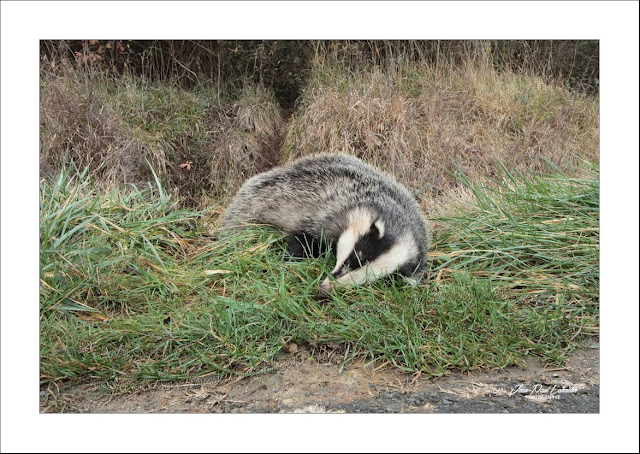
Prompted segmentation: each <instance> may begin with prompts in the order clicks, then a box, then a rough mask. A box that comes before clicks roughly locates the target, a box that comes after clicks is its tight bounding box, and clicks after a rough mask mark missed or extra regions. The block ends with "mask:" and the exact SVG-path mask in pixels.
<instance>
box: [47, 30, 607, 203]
mask: <svg viewBox="0 0 640 454" xmlns="http://www.w3.org/2000/svg"><path fill="white" fill-rule="evenodd" d="M117 43H120V41H118V42H116V44H117ZM563 43H564V42H563ZM89 44H90V45H89ZM89 44H88V45H86V46H84V48H85V51H86V52H88V53H89V54H88V55H92V52H93V55H95V53H96V52H97V50H96V49H94V47H95V48H97V49H100V47H99V46H106V44H104V43H102V42H101V41H91V42H89ZM218 44H220V43H218ZM312 44H313V43H312ZM454 44H456V43H449V44H447V45H446V46H445V45H443V49H440V43H439V42H438V43H432V42H412V43H408V44H403V43H390V44H389V43H388V44H385V43H384V42H379V43H378V42H320V43H316V44H315V47H314V53H313V55H312V56H311V57H309V54H310V52H309V46H310V45H311V44H305V43H301V44H300V46H303V45H304V46H303V47H304V50H305V52H304V53H303V54H304V55H305V58H308V64H307V66H308V70H305V71H306V72H304V74H305V76H304V77H303V76H299V75H298V76H296V78H297V79H296V80H300V81H302V80H305V85H304V88H303V89H302V90H301V93H300V94H299V96H298V98H297V102H296V108H295V109H294V110H293V111H283V109H282V108H281V105H280V103H279V98H276V94H275V91H274V89H272V88H270V87H267V86H265V85H264V84H262V83H255V82H254V81H252V80H251V79H249V78H248V79H247V81H246V82H245V84H244V87H243V88H242V89H240V90H237V89H234V90H235V91H230V90H231V88H229V87H227V88H225V86H224V84H221V83H220V82H221V81H220V80H218V81H214V80H213V78H209V79H207V80H209V83H200V84H199V85H197V86H194V87H191V88H189V89H185V88H184V87H182V86H181V85H180V84H179V83H177V82H176V81H173V82H172V80H173V79H171V80H162V79H159V80H152V79H151V78H150V77H148V76H150V75H149V74H147V73H148V71H147V72H146V73H144V74H145V75H142V76H141V75H127V74H126V73H125V74H121V75H117V74H116V75H114V73H115V71H110V70H106V69H105V67H104V65H102V63H103V60H102V59H100V60H96V59H95V58H94V59H90V58H83V59H82V60H78V58H80V57H83V56H84V54H83V53H82V52H76V53H75V54H72V55H75V58H76V61H72V60H69V59H68V58H66V57H64V55H63V54H62V53H59V54H56V55H48V56H43V60H42V64H41V88H40V89H41V96H40V109H41V114H40V117H41V120H40V124H41V128H40V132H41V134H40V143H41V153H40V165H41V173H42V174H43V176H44V175H52V174H55V173H56V172H57V170H58V169H59V168H60V167H63V166H64V165H66V164H67V163H69V162H73V163H74V164H75V165H76V166H77V167H78V168H84V167H87V166H89V167H90V168H91V169H92V175H93V176H94V178H95V179H96V180H97V181H98V182H101V183H103V184H105V185H107V186H108V185H111V184H114V183H133V184H136V185H140V184H142V185H146V184H147V182H153V174H152V172H151V170H150V169H151V168H153V170H154V171H155V172H156V173H157V175H159V177H160V179H161V180H162V182H163V183H164V184H165V185H166V186H167V187H169V188H171V189H172V191H173V192H175V193H177V195H178V196H179V197H180V198H182V200H183V203H184V204H186V205H189V206H200V207H202V206H211V205H212V204H216V203H225V201H226V200H227V198H228V197H229V196H231V195H232V194H233V193H234V192H235V191H236V190H237V188H238V187H239V186H240V185H241V184H242V182H243V181H245V180H246V179H247V178H249V177H250V176H252V175H254V174H256V173H258V172H260V171H263V170H266V169H268V168H270V167H273V166H274V165H277V164H278V163H282V162H284V161H287V160H291V159H293V158H295V157H298V156H302V155H307V154H310V153H314V152H346V153H350V154H354V155H356V156H359V157H361V158H363V159H365V160H367V161H369V162H371V163H372V164H374V165H377V166H379V167H381V168H383V169H385V170H387V171H389V172H391V173H393V174H394V175H395V176H396V177H397V178H398V179H399V180H400V181H402V182H403V183H404V184H406V185H407V186H409V187H410V188H411V189H412V190H413V192H414V194H415V195H416V197H418V198H419V199H420V200H421V201H422V202H423V206H424V207H425V208H428V209H429V210H430V211H433V210H437V209H438V207H437V205H438V200H439V199H440V198H441V196H443V195H447V196H451V197H454V198H460V197H465V189H464V188H460V187H458V185H457V182H456V178H455V176H454V175H453V173H455V171H456V168H457V167H459V168H460V169H461V170H462V171H464V172H465V174H466V175H467V177H468V178H470V179H472V180H478V179H479V180H482V179H484V178H493V177H495V176H496V162H497V160H500V161H501V162H503V163H504V164H505V165H506V166H507V167H508V168H510V169H512V170H514V171H515V172H520V171H523V170H524V171H527V172H529V171H532V172H534V173H536V174H540V173H543V172H545V171H546V170H547V169H548V165H547V163H546V161H549V162H551V163H553V164H554V165H555V166H557V167H558V168H559V169H560V170H561V171H567V172H571V171H572V169H574V168H575V167H576V165H577V164H578V163H579V162H580V161H581V160H591V161H593V160H597V159H598V130H599V124H598V122H599V118H598V98H597V96H594V95H587V94H584V93H581V92H577V91H575V90H573V89H571V88H569V86H568V85H567V84H566V83H563V81H562V80H556V81H554V80H553V79H552V78H550V77H549V75H548V74H546V73H545V71H546V72H550V71H547V70H545V69H544V68H542V67H540V68H537V69H536V68H535V65H534V64H524V63H522V62H520V63H518V64H516V63H517V62H516V61H515V60H514V61H513V62H512V63H513V64H507V63H508V62H506V60H505V58H507V56H508V55H511V54H513V52H515V50H514V49H516V47H517V46H516V45H515V44H513V45H509V46H506V45H505V44H504V43H502V44H501V43H497V44H496V43H493V42H468V43H466V42H462V43H458V44H459V45H458V44H456V45H455V46H454ZM534 44H535V43H534ZM220 45H222V44H220ZM252 45H253V46H254V47H255V43H253V44H252ZM296 45H297V44H296ZM563 45H565V47H566V43H564V44H563ZM92 46H93V47H92ZM211 46H213V45H211ZM211 46H209V47H207V46H204V47H203V46H200V47H199V48H202V49H204V48H206V49H208V51H207V52H208V54H207V55H209V54H211V52H213V49H214V48H216V47H215V46H213V47H211ZM274 46H275V47H274V49H275V48H277V45H275V44H274ZM291 46H293V44H289V47H291ZM456 46H457V47H456ZM527 46H528V47H527ZM59 47H61V46H59ZM125 47H126V46H125ZM152 47H153V46H152ZM169 47H170V48H171V49H173V51H172V52H174V51H175V46H174V47H171V46H169ZM263 47H264V46H263ZM271 47H273V46H271ZM271 47H270V46H266V47H264V49H262V47H260V46H258V47H256V49H262V51H264V52H266V49H267V48H269V49H271ZM520 47H522V49H524V50H527V49H528V50H527V52H528V53H527V52H525V54H526V55H530V56H531V57H532V58H533V56H535V55H537V54H540V55H543V54H544V55H547V54H548V55H552V54H549V52H550V51H551V50H550V49H551V48H549V49H547V48H546V47H545V46H542V45H540V46H538V47H539V48H538V47H536V46H535V45H533V44H526V45H525V46H524V47H523V46H520ZM112 48H115V47H113V46H112ZM122 48H123V49H124V47H122ZM239 48H240V49H242V46H240V47H239ZM292 48H295V46H293V47H292ZM119 49H120V48H119ZM128 49H129V48H128ZM153 49H155V50H156V51H158V52H159V50H160V47H158V46H157V45H155V47H153ZM252 49H253V47H252ZM496 49H497V50H496ZM545 49H546V50H545ZM192 50H193V49H192ZM445 51H446V52H449V54H447V53H446V52H445ZM498 51H499V52H500V53H497V52H498ZM543 51H544V52H543ZM86 52H85V53H86ZM127 52H129V51H127ZM127 52H124V51H123V52H121V54H122V55H123V56H127V58H131V55H133V54H131V55H129V54H127ZM256 52H257V51H256ZM269 52H271V51H269ZM545 52H546V53H545ZM121 54H119V53H116V54H114V55H115V57H114V58H116V57H118V56H119V55H121ZM196 54H197V53H196V52H195V50H193V52H191V53H189V55H190V57H189V58H190V60H189V61H190V62H192V63H193V62H195V61H197V58H196V57H197V55H196ZM245 54H246V55H245ZM245 54H242V55H243V57H242V58H244V59H245V60H247V61H248V57H249V56H250V55H251V54H250V53H248V51H247V49H245ZM78 55H79V56H80V57H78ZM102 55H103V56H106V55H107V54H104V53H103V54H102ZM141 55H143V56H144V55H146V54H144V53H142V54H141ZM154 55H155V54H154ZM171 55H173V56H174V58H178V57H177V54H175V52H174V53H172V54H171ZM225 55H226V57H225V58H226V59H227V60H225V61H228V62H229V61H231V60H230V58H231V57H230V56H229V54H225ZM239 55H240V54H239ZM265 55H267V54H265ZM301 55H302V54H301ZM513 55H516V54H513ZM518 55H520V54H518ZM523 55H524V54H523ZM209 56H210V57H211V58H212V60H211V61H212V62H213V61H214V60H215V59H213V54H211V55H209ZM521 56H522V55H521ZM498 57H500V58H499V59H498V60H499V62H500V64H496V61H498V60H497V58H498ZM118 58H119V57H118ZM123 58H124V57H123ZM238 58H240V57H238ZM257 58H258V54H256V59H257ZM260 58H266V57H264V56H262V57H260ZM513 58H515V57H513ZM105 59H106V57H105ZM156 60H157V61H160V60H158V59H155V60H154V61H156ZM192 60H193V61H192ZM289 60H291V62H293V61H295V60H296V59H295V58H289ZM243 61H244V60H243ZM256 61H258V60H256ZM518 61H519V60H518ZM245 63H246V62H245ZM247 64H248V63H247ZM291 64H293V63H291ZM101 65H102V66H101ZM179 66H180V65H177V66H176V68H178V67H179ZM245 66H246V67H247V68H248V66H247V65H245ZM245 66H243V68H244V67H245ZM538 66H540V65H538ZM514 68H517V70H515V69H514ZM111 69H113V68H111ZM210 69H213V67H212V68H210ZM276 69H277V67H273V68H272V69H271V70H272V71H273V74H272V75H271V76H273V77H275V75H276V73H277V71H276ZM245 70H246V68H245ZM167 71H168V70H167ZM226 71H227V74H228V73H229V71H230V70H229V68H226ZM536 71H537V72H536ZM163 74H164V73H163ZM176 80H183V79H180V78H178V79H176ZM236 83H237V82H236V81H235V80H234V84H236ZM235 86H236V85H234V87H235ZM289 114H291V116H290V117H289ZM285 118H287V119H286V120H285Z"/></svg>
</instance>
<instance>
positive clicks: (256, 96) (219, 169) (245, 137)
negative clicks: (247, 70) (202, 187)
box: [209, 84, 283, 198]
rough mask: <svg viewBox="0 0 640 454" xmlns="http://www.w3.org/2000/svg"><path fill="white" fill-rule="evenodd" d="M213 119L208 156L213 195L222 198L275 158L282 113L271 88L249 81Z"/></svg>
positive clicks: (277, 155)
mask: <svg viewBox="0 0 640 454" xmlns="http://www.w3.org/2000/svg"><path fill="white" fill-rule="evenodd" d="M213 121H214V123H217V127H219V128H220V136H219V138H218V139H217V141H216V145H215V147H214V149H213V150H212V153H211V157H210V159H209V162H210V168H211V181H213V182H215V184H214V185H212V190H213V197H217V198H226V197H229V196H231V195H233V194H234V193H235V192H236V190H237V189H238V188H239V187H240V185H241V184H242V183H243V182H244V181H245V180H246V179H247V178H249V177H251V176H253V175H255V174H256V173H258V172H260V171H263V170H267V169H269V168H271V167H273V166H275V165H276V164H277V163H278V162H279V160H280V150H279V148H278V147H279V144H280V139H279V137H280V136H281V134H282V131H281V129H282V127H283V121H282V113H281V111H280V107H279V105H278V102H277V101H276V98H275V96H274V94H273V92H272V91H271V90H268V89H266V88H265V87H263V86H260V85H254V84H249V85H247V86H245V87H244V89H243V90H242V91H241V92H240V94H239V96H238V98H237V99H236V100H235V101H234V103H233V104H232V105H231V106H230V107H229V109H227V111H226V112H225V114H224V115H223V116H221V117H219V118H217V119H216V118H213Z"/></svg>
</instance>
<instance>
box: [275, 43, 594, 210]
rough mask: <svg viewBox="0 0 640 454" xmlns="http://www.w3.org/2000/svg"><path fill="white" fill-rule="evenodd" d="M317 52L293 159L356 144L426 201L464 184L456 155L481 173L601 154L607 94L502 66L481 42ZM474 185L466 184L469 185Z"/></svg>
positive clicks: (468, 169)
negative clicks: (410, 54) (374, 60)
mask: <svg viewBox="0 0 640 454" xmlns="http://www.w3.org/2000/svg"><path fill="white" fill-rule="evenodd" d="M354 58H357V57H356V56H351V59H349V58H345V56H344V55H339V54H338V53H331V52H325V53H319V54H317V55H316V57H315V59H314V61H313V66H312V71H311V74H312V76H311V79H310V82H309V84H308V86H307V87H306V88H305V90H304V92H303V94H302V96H301V99H300V102H299V105H298V109H297V110H296V112H295V114H294V116H293V118H292V121H291V125H290V127H289V130H288V134H287V137H286V139H285V142H284V153H285V155H284V156H285V159H287V160H290V159H294V158H296V157H299V156H303V155H307V154H310V153H314V152H346V153H349V154H353V155H356V156H359V157H361V158H363V159H365V160H367V161H369V162H371V163H373V164H375V165H377V166H379V167H381V168H383V169H386V170H388V171H390V172H391V173H393V174H394V175H396V176H397V177H398V178H399V179H400V180H401V181H402V182H404V183H405V184H407V185H408V186H410V187H411V188H413V190H414V192H415V193H416V195H417V196H418V197H419V198H421V199H422V200H423V201H424V202H425V203H426V204H429V203H430V202H429V201H431V200H433V197H434V196H439V195H442V194H444V193H446V194H452V193H455V192H456V191H461V189H460V188H458V187H457V182H456V178H455V177H454V176H453V175H452V172H453V170H454V162H455V163H457V165H459V166H460V167H461V168H462V170H464V172H465V174H466V175H467V176H468V177H469V178H471V179H472V180H477V179H484V178H491V177H495V176H496V175H497V173H496V170H497V167H496V164H497V162H498V160H500V161H502V162H503V163H504V164H505V165H506V166H507V167H508V168H510V169H513V170H514V171H516V172H520V171H525V170H526V171H532V172H533V173H535V174H541V173H544V172H546V171H547V170H548V168H549V167H548V165H547V164H546V162H545V161H550V162H551V163H553V164H554V165H555V166H557V167H558V168H559V169H561V170H562V171H567V172H570V171H571V169H572V168H574V167H575V166H576V164H577V163H579V162H580V161H581V160H583V159H586V160H597V159H598V121H599V119H598V99H597V98H596V97H593V96H588V95H584V94H579V93H575V92H572V91H570V90H569V89H568V88H567V87H566V86H565V85H563V84H561V83H559V82H558V83H549V82H546V81H545V80H543V79H542V77H540V76H537V75H535V74H533V73H531V72H518V73H515V72H513V71H510V70H503V71H498V70H497V69H495V68H494V66H493V65H492V62H491V58H492V55H491V54H490V53H489V52H488V51H486V50H484V51H483V49H482V48H476V50H475V52H474V53H470V54H469V55H468V56H467V58H466V59H465V60H464V61H462V62H461V63H454V62H452V61H447V60H444V61H440V62H437V64H433V63H430V62H428V61H426V60H417V61H416V59H413V60H409V59H408V58H403V55H398V56H397V57H396V58H395V59H393V60H389V61H388V62H387V63H386V64H384V65H376V66H373V65H368V64H367V62H366V61H362V62H360V64H358V62H357V61H354ZM462 191H464V189H462Z"/></svg>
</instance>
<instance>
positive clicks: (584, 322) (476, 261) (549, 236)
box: [431, 165, 599, 334]
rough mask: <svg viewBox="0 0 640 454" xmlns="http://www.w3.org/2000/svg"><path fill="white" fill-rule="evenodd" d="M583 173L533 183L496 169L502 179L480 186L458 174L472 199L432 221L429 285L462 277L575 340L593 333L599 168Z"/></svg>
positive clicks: (534, 179) (530, 177)
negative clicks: (557, 325) (498, 292)
mask: <svg viewBox="0 0 640 454" xmlns="http://www.w3.org/2000/svg"><path fill="white" fill-rule="evenodd" d="M585 167H586V168H585V169H584V170H583V172H582V173H584V176H582V177H573V176H569V175H567V174H564V173H560V172H559V171H558V169H557V168H555V169H554V170H555V173H554V174H552V175H551V176H545V177H540V176H533V175H528V176H525V175H517V176H516V175H514V174H513V173H511V172H510V171H509V170H508V169H507V168H506V167H504V166H503V167H502V170H503V172H504V173H503V176H504V179H503V180H502V181H501V182H495V183H493V184H490V185H487V186H481V185H473V184H472V183H471V182H470V181H469V180H468V179H467V178H466V177H464V175H460V176H459V178H460V180H461V182H462V183H463V184H464V185H465V186H467V187H468V188H469V189H470V190H471V191H472V192H473V194H474V196H475V200H474V204H473V205H472V206H470V205H468V204H467V205H465V206H462V207H461V208H460V213H459V214H457V215H449V216H446V217H441V218H439V219H438V220H437V221H438V222H439V223H443V224H444V225H446V228H445V231H444V233H442V234H441V235H439V236H438V238H437V240H436V241H435V243H434V246H433V247H434V251H433V252H432V253H431V255H432V257H433V259H434V264H435V265H436V266H435V268H434V273H435V274H436V276H437V277H436V281H442V280H445V281H446V280H447V279H448V278H447V276H448V274H450V273H453V272H455V271H457V270H465V271H466V272H469V273H471V274H472V275H474V276H476V277H478V278H482V279H489V280H490V281H491V282H492V285H493V286H495V287H497V288H501V289H503V290H504V291H507V293H508V294H510V295H517V297H518V298H519V299H520V301H522V302H523V304H526V305H527V306H528V307H530V308H531V309H532V310H534V311H539V312H540V313H541V314H544V316H545V317H546V316H549V315H550V314H553V315H552V316H553V317H558V318H562V319H563V320H565V321H566V322H567V324H568V326H569V327H570V330H571V331H572V332H575V333H576V334H579V333H586V334H597V333H598V314H599V304H598V303H599V184H598V168H597V167H596V166H594V165H587V166H585Z"/></svg>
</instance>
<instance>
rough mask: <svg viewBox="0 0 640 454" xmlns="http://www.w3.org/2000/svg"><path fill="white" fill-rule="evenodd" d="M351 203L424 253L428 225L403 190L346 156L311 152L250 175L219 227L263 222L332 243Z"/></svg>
mask: <svg viewBox="0 0 640 454" xmlns="http://www.w3.org/2000/svg"><path fill="white" fill-rule="evenodd" d="M355 207H367V208H373V209H374V210H376V211H377V212H378V213H379V215H380V216H381V217H382V218H383V219H384V221H385V225H386V231H387V232H388V233H389V234H392V235H394V236H396V237H398V236H399V235H401V234H404V233H410V234H411V235H412V236H413V238H415V240H416V244H418V245H419V249H420V251H418V255H419V256H420V257H425V255H426V251H427V249H428V246H429V244H428V243H429V233H428V225H427V222H426V220H425V218H424V217H423V216H422V214H421V212H420V208H419V206H418V204H417V202H416V201H415V200H414V198H413V197H412V195H411V194H410V193H409V191H408V190H407V189H406V188H405V187H404V186H402V185H400V184H399V183H398V182H397V181H396V180H395V179H394V178H393V177H392V176H391V175H389V174H387V173H385V172H382V171H380V170H378V169H376V168H374V167H372V166H370V165H369V164H367V163H365V162H364V161H362V160H360V159H358V158H356V157H353V156H350V155H346V154H316V155H311V156H307V157H303V158H301V159H298V160H296V161H293V162H291V163H288V164H286V165H284V166H282V167H277V168H274V169H272V170H269V171H267V172H264V173H261V174H258V175H255V176H254V177H252V178H250V179H249V180H247V181H246V182H245V183H244V185H243V186H242V187H241V188H240V190H239V191H238V193H237V194H236V196H235V198H234V199H233V201H232V202H231V204H230V206H229V208H228V209H227V212H226V213H225V215H224V217H223V221H222V225H223V227H224V228H226V229H231V228H236V227H239V226H240V225H241V224H242V223H245V222H246V223H266V224H271V225H275V226H277V227H280V228H281V229H283V230H284V231H285V232H287V233H300V232H304V233H305V234H308V235H311V236H313V237H316V238H320V237H321V236H322V237H323V238H325V239H328V240H329V241H335V240H337V239H338V238H339V236H340V234H341V233H342V232H343V231H344V229H345V223H346V218H345V215H346V213H347V212H348V211H349V210H350V209H353V208H355ZM423 264H424V263H423Z"/></svg>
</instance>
